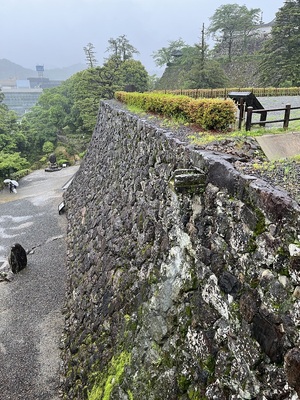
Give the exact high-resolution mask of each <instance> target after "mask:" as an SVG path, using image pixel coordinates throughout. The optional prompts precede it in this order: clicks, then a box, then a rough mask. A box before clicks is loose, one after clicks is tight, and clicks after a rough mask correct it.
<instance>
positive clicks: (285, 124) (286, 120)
mask: <svg viewBox="0 0 300 400" xmlns="http://www.w3.org/2000/svg"><path fill="white" fill-rule="evenodd" d="M290 114H291V105H290V104H287V105H286V106H285V111H284V121H283V129H287V128H288V127H289V122H290Z"/></svg>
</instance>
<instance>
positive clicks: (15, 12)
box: [0, 0, 284, 74]
mask: <svg viewBox="0 0 300 400" xmlns="http://www.w3.org/2000/svg"><path fill="white" fill-rule="evenodd" d="M224 4H239V5H246V7H247V8H248V9H250V8H260V9H261V10H262V12H263V21H264V22H265V23H267V22H270V21H271V20H272V19H274V18H275V14H276V12H277V11H278V10H279V8H280V7H282V6H283V4H284V0H265V1H262V0H251V1H250V0H247V1H246V0H241V1H239V0H233V1H226V0H0V37H1V42H0V59H2V58H6V59H8V60H10V61H12V62H14V63H16V64H20V65H22V66H23V67H27V68H32V69H35V66H36V64H42V65H44V67H45V70H47V69H51V68H54V67H66V66H70V65H73V64H78V63H83V64H85V55H84V51H83V47H84V46H86V45H87V44H88V43H90V42H91V43H92V44H93V45H94V47H95V51H96V58H97V60H98V62H99V64H100V65H101V64H102V63H103V59H104V57H107V53H105V50H106V48H107V46H108V39H109V38H116V37H118V36H120V35H123V34H125V35H126V36H127V38H128V40H129V41H130V43H131V44H132V45H133V46H134V47H136V48H137V49H138V50H139V52H140V55H139V56H138V57H136V58H137V59H139V60H140V61H141V62H142V63H143V64H144V65H145V67H146V68H147V70H148V72H149V73H150V74H153V73H155V72H156V67H155V64H154V61H153V59H152V57H151V55H152V53H153V52H154V51H157V50H159V49H160V48H162V47H164V46H168V42H169V41H171V40H177V39H179V38H182V39H183V40H184V41H185V42H186V43H187V44H189V45H193V44H194V43H196V42H197V41H198V40H199V38H200V35H201V33H200V32H201V27H202V24H203V23H204V24H205V27H208V25H209V23H210V20H209V18H210V17H212V16H213V14H214V12H215V11H216V9H217V8H218V7H220V6H221V5H224Z"/></svg>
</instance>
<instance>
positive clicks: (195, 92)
mask: <svg viewBox="0 0 300 400" xmlns="http://www.w3.org/2000/svg"><path fill="white" fill-rule="evenodd" d="M158 91H159V92H164V93H170V94H177V95H185V96H189V97H193V98H194V99H198V98H202V97H208V98H216V97H220V98H225V99H226V98H227V96H228V93H229V92H252V93H253V94H254V95H255V96H256V97H273V96H275V97H277V96H300V87H292V88H270V87H268V88H240V87H239V88H219V89H178V90H168V89H165V90H158Z"/></svg>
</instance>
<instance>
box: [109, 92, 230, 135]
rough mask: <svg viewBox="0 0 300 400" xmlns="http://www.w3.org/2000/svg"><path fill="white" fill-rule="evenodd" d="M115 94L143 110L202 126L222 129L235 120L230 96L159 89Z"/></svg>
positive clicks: (123, 100) (210, 128)
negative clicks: (202, 96)
mask: <svg viewBox="0 0 300 400" xmlns="http://www.w3.org/2000/svg"><path fill="white" fill-rule="evenodd" d="M115 98H116V99H117V100H119V101H121V102H123V103H126V104H127V105H128V106H136V107H139V108H140V109H142V110H144V111H146V112H150V113H151V112H152V113H156V114H161V115H163V116H166V117H173V118H177V119H184V120H186V121H187V122H190V123H196V124H197V125H199V126H200V127H201V128H203V129H209V130H223V131H225V130H228V129H229V127H230V125H231V124H233V123H234V122H235V114H236V106H235V104H234V102H233V101H232V100H230V99H228V100H223V99H192V98H191V97H188V96H183V95H181V96H178V95H172V94H164V93H160V92H155V93H126V92H116V93H115Z"/></svg>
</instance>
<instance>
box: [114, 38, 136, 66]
mask: <svg viewBox="0 0 300 400" xmlns="http://www.w3.org/2000/svg"><path fill="white" fill-rule="evenodd" d="M108 44H109V45H108V47H107V49H106V51H107V52H108V53H109V54H110V55H111V56H115V57H119V58H120V60H121V61H122V62H124V61H126V60H130V59H132V58H133V55H134V54H139V51H138V50H137V49H136V48H135V47H134V46H132V44H130V42H129V40H128V39H127V37H126V35H121V36H118V37H117V38H116V39H114V38H110V39H109V41H108Z"/></svg>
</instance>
